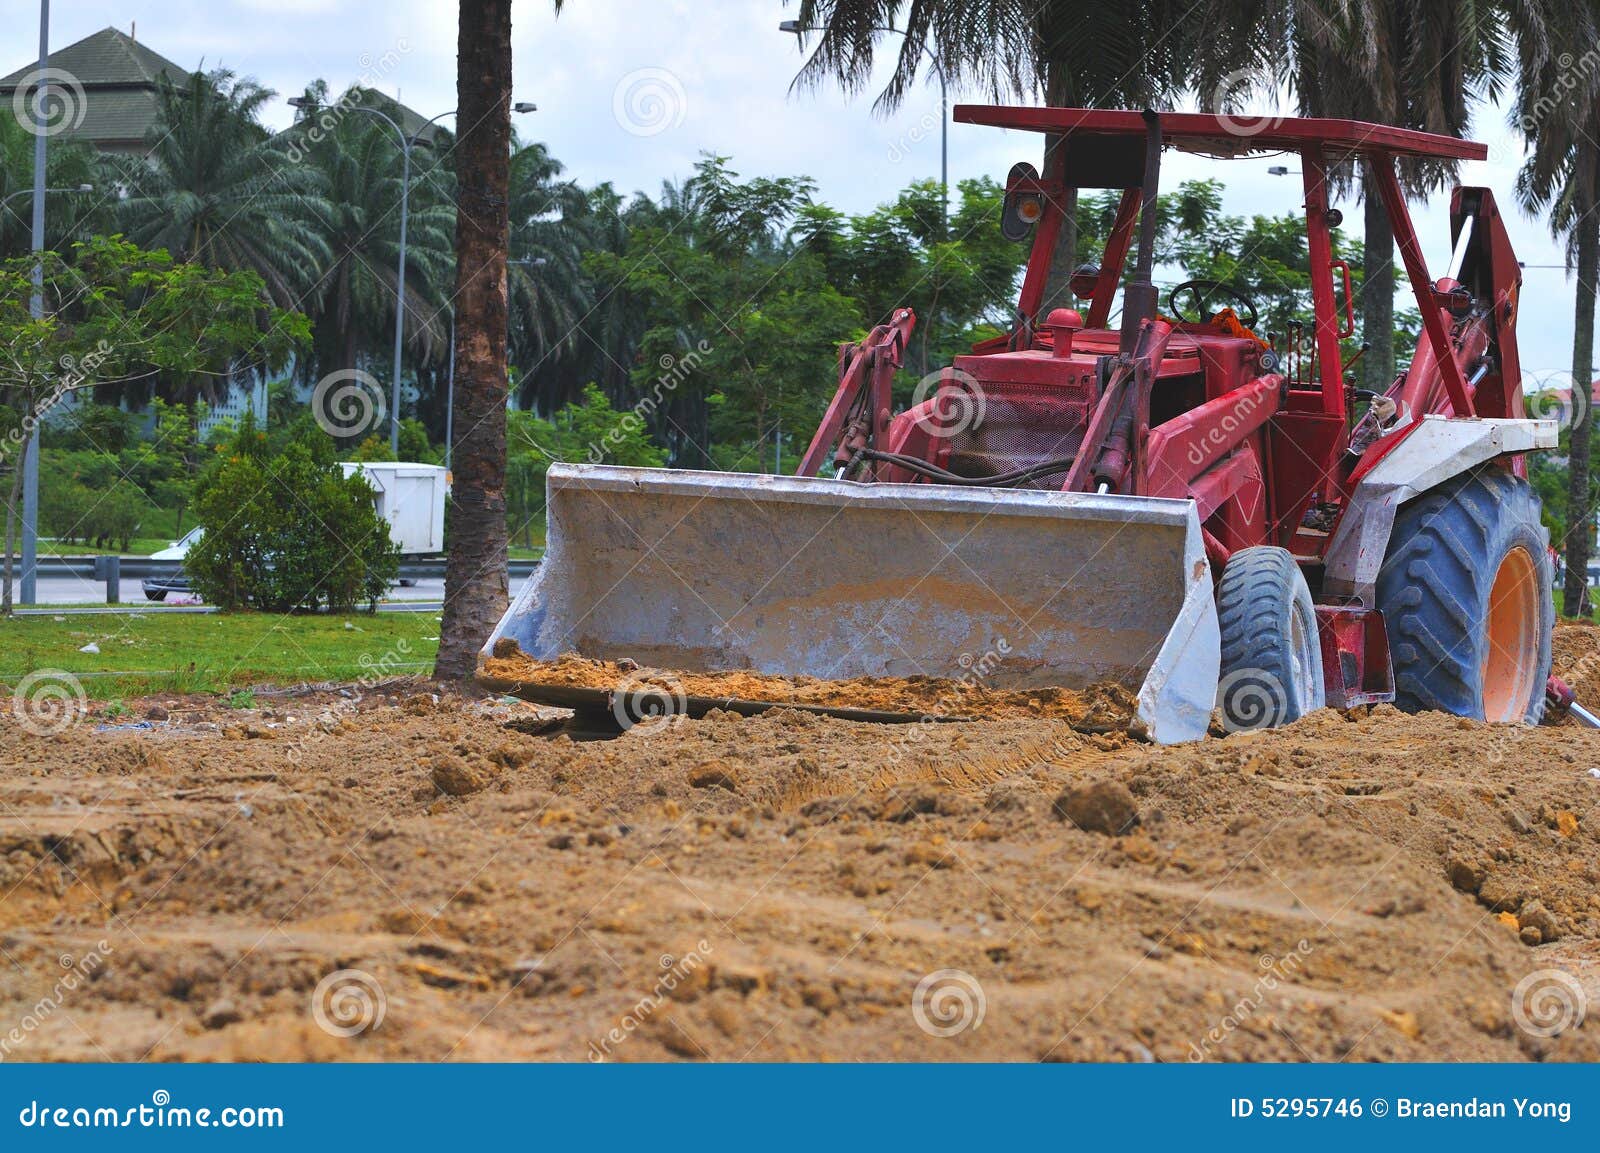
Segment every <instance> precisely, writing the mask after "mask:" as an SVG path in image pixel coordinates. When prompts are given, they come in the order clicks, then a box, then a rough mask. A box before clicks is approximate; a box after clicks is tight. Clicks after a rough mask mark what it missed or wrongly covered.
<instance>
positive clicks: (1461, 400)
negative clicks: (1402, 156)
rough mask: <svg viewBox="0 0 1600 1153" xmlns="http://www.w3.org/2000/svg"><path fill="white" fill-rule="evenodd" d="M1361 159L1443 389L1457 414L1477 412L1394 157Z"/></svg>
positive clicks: (1371, 336)
mask: <svg viewBox="0 0 1600 1153" xmlns="http://www.w3.org/2000/svg"><path fill="white" fill-rule="evenodd" d="M1362 162H1363V163H1365V164H1367V165H1368V166H1369V169H1370V171H1371V172H1372V174H1373V175H1374V176H1376V177H1377V178H1378V191H1379V193H1380V194H1381V195H1382V196H1383V207H1384V211H1386V212H1387V213H1388V214H1389V227H1390V228H1391V229H1392V230H1393V231H1394V242H1395V247H1397V248H1399V249H1400V260H1401V263H1403V264H1404V265H1405V266H1406V276H1407V277H1409V278H1410V280H1411V291H1412V292H1413V293H1414V294H1415V295H1416V298H1417V308H1418V309H1419V310H1420V311H1421V312H1422V328H1423V331H1424V332H1426V333H1427V334H1428V344H1429V346H1430V347H1431V348H1432V349H1433V359H1434V360H1435V361H1436V362H1437V364H1438V366H1439V373H1440V375H1441V376H1442V377H1443V378H1444V389H1445V392H1446V393H1448V394H1449V396H1450V407H1451V408H1452V409H1454V410H1455V415H1457V416H1474V415H1476V414H1475V412H1474V409H1473V407H1472V397H1471V396H1470V395H1469V394H1468V393H1467V380H1466V377H1464V376H1463V375H1462V374H1461V366H1460V365H1459V364H1457V363H1456V357H1455V349H1453V348H1451V347H1450V333H1449V332H1448V331H1447V330H1446V329H1445V326H1444V315H1443V309H1441V308H1440V307H1439V305H1438V304H1437V303H1435V302H1434V298H1433V281H1432V280H1431V279H1429V277H1428V264H1427V261H1425V260H1423V258H1422V246H1421V245H1420V244H1419V243H1417V231H1416V229H1415V228H1413V227H1412V226H1411V213H1410V212H1408V211H1407V209H1406V198H1405V193H1404V192H1402V191H1401V190H1400V180H1399V178H1398V177H1397V176H1396V175H1395V171H1394V157H1393V156H1391V155H1389V154H1388V153H1387V152H1367V153H1364V154H1363V155H1362ZM1384 335H1385V334H1383V333H1368V334H1367V339H1368V340H1374V339H1377V340H1381V339H1383V338H1384Z"/></svg>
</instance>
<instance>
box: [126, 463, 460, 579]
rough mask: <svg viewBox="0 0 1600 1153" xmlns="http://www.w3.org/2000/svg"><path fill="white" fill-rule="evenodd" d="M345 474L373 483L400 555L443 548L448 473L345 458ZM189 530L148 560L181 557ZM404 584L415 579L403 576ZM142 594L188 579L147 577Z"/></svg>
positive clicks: (195, 534) (195, 533) (194, 533)
mask: <svg viewBox="0 0 1600 1153" xmlns="http://www.w3.org/2000/svg"><path fill="white" fill-rule="evenodd" d="M339 467H340V468H342V469H343V470H344V474H345V476H349V475H351V474H352V473H355V472H360V473H361V474H362V475H363V476H365V477H366V478H367V483H368V484H370V485H371V486H372V491H373V496H372V500H373V503H374V504H375V505H376V506H377V509H378V515H379V516H381V517H382V518H383V519H384V520H386V521H388V522H389V537H390V539H391V540H393V541H394V543H395V544H397V545H398V546H399V547H400V556H401V558H402V559H409V558H414V557H424V556H435V555H437V554H439V553H441V552H443V551H444V500H445V494H446V492H447V491H448V490H449V487H450V472H449V470H448V469H446V468H444V467H443V466H441V465H437V464H410V463H408V462H405V461H378V462H367V461H361V462H357V461H344V462H342V463H341V464H340V465H339ZM204 532H205V530H204V529H202V528H194V529H190V530H189V532H188V533H186V534H185V535H184V538H183V539H182V540H177V541H173V542H172V545H171V547H169V548H164V549H162V550H161V551H160V552H157V553H152V554H151V559H152V560H182V559H183V558H184V556H186V555H187V554H188V552H189V549H190V548H191V547H192V546H193V545H194V543H195V542H196V541H198V540H199V539H200V537H201V536H202V535H203V534H204ZM400 583H401V584H403V585H409V584H413V583H415V582H413V581H411V580H410V579H408V578H402V579H401V581H400ZM143 586H144V595H145V597H146V598H148V599H149V600H153V601H160V600H166V598H167V594H168V593H189V592H191V591H192V589H191V588H190V585H189V578H188V576H187V575H185V574H184V573H183V571H182V570H181V569H180V570H179V571H178V572H176V573H172V574H168V575H161V576H151V577H146V578H145V580H144V582H143Z"/></svg>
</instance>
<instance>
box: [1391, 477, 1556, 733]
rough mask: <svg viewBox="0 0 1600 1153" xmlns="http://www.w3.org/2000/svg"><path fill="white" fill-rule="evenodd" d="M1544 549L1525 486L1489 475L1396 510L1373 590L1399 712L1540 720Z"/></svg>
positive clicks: (1550, 606)
mask: <svg viewBox="0 0 1600 1153" xmlns="http://www.w3.org/2000/svg"><path fill="white" fill-rule="evenodd" d="M1548 542H1549V534H1548V533H1547V532H1546V531H1545V529H1544V526H1543V525H1541V524H1540V522H1539V498H1538V496H1537V495H1536V494H1535V493H1534V491H1533V489H1532V487H1530V486H1529V484H1528V482H1527V481H1525V480H1521V479H1520V478H1518V477H1515V476H1512V475H1511V474H1510V473H1507V472H1502V471H1500V470H1498V469H1491V470H1486V471H1483V472H1479V473H1473V474H1469V475H1466V476H1462V477H1458V478H1456V479H1455V480H1452V481H1450V482H1448V483H1446V484H1443V485H1440V486H1439V487H1438V488H1435V489H1431V490H1430V491H1428V492H1426V493H1424V494H1423V495H1422V496H1420V497H1418V498H1417V499H1415V500H1413V501H1411V502H1410V503H1409V504H1407V505H1405V506H1404V507H1403V508H1402V509H1401V510H1400V514H1399V515H1398V516H1397V517H1396V518H1395V523H1394V532H1393V534H1392V535H1391V536H1390V538H1389V553H1388V556H1387V557H1386V558H1385V560H1384V565H1383V571H1382V572H1381V573H1380V574H1379V575H1378V590H1377V592H1378V607H1379V608H1381V609H1382V610H1383V615H1384V620H1385V623H1386V624H1387V625H1388V629H1389V650H1390V653H1391V654H1392V656H1393V659H1394V681H1395V703H1396V704H1398V705H1399V706H1400V707H1401V708H1403V709H1406V710H1407V711H1409V712H1420V711H1422V710H1424V709H1439V710H1442V711H1444V712H1448V713H1455V714H1456V715H1457V716H1463V717H1473V718H1476V719H1478V720H1489V721H1526V722H1528V723H1529V724H1535V723H1537V722H1538V720H1539V718H1540V717H1541V716H1542V715H1543V714H1544V685H1545V679H1546V678H1547V677H1548V676H1549V675H1550V633H1551V630H1552V629H1553V628H1554V626H1555V605H1554V602H1553V597H1552V592H1551V586H1552V583H1553V580H1554V578H1553V576H1552V574H1551V567H1550V554H1549V551H1548V548H1547V545H1548Z"/></svg>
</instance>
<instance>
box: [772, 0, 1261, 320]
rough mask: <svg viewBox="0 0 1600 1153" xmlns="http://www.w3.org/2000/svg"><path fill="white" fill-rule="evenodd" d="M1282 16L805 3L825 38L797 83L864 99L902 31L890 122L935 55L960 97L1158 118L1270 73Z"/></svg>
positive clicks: (967, 3) (1050, 296) (1176, 6)
mask: <svg viewBox="0 0 1600 1153" xmlns="http://www.w3.org/2000/svg"><path fill="white" fill-rule="evenodd" d="M1281 9H1282V5H1281V4H1272V3H1267V2H1265V0H1198V2H1195V0H1151V2H1147V3H1141V4H1137V5H1131V4H1082V3H1077V2H1075V0H800V9H799V13H798V19H799V23H800V24H801V25H802V26H804V27H807V28H815V29H818V30H819V32H820V35H819V36H818V39H817V43H816V48H815V50H814V51H813V52H812V54H811V57H810V58H809V59H808V60H807V61H806V63H805V66H804V67H803V68H802V69H801V71H800V75H799V76H798V77H797V83H800V84H802V85H815V84H819V83H822V82H824V81H826V80H837V81H838V82H839V83H840V84H841V85H842V86H843V87H844V88H845V90H846V91H859V90H860V88H861V87H862V86H863V85H864V84H865V83H866V82H867V81H868V79H869V78H870V77H871V75H872V69H873V64H874V63H875V48H876V46H877V44H878V43H879V41H880V40H882V39H883V38H884V37H885V35H886V33H885V29H886V28H888V27H891V26H892V27H895V28H898V29H900V30H902V31H903V32H904V38H903V40H902V41H900V47H899V54H898V57H897V59H896V64H895V70H894V74H893V75H892V77H891V78H890V80H889V84H888V87H886V88H885V89H884V91H883V93H882V94H881V95H880V96H879V97H878V101H877V106H878V108H879V109H880V110H884V111H888V110H891V109H893V108H895V107H897V106H898V105H899V103H900V102H901V100H902V99H903V98H904V96H905V93H906V91H907V90H908V89H909V88H910V86H911V84H912V82H913V81H914V80H915V79H916V76H917V73H918V70H919V69H920V68H922V67H923V66H925V65H926V64H927V63H928V61H927V57H926V54H925V53H924V52H923V46H924V45H926V46H928V47H929V48H931V49H932V51H933V53H934V54H935V55H936V56H937V57H938V58H939V59H940V61H941V62H942V64H943V67H944V69H945V76H946V81H947V83H948V84H949V86H950V87H951V88H963V87H964V88H967V89H969V90H973V91H976V92H979V93H981V94H983V95H985V96H987V97H992V98H994V99H1001V98H1005V97H1011V98H1016V99H1021V100H1025V101H1031V100H1034V99H1036V98H1037V97H1038V96H1039V95H1041V94H1042V95H1043V96H1044V99H1045V103H1047V104H1050V105H1055V106H1062V107H1094V108H1145V107H1152V108H1159V107H1163V106H1166V105H1169V104H1171V103H1172V102H1173V101H1175V100H1176V99H1177V98H1178V97H1179V96H1180V95H1181V94H1182V93H1183V92H1184V91H1185V90H1186V89H1187V88H1189V87H1190V86H1191V85H1194V86H1197V87H1198V88H1199V89H1200V90H1201V91H1203V92H1212V91H1216V90H1217V89H1218V87H1219V86H1221V85H1222V84H1223V82H1224V80H1225V79H1226V78H1228V77H1231V76H1236V75H1238V74H1239V73H1241V72H1254V73H1261V74H1267V73H1269V71H1270V64H1271V59H1272V53H1273V51H1274V50H1275V49H1276V47H1277V45H1278V44H1279V42H1280V38H1281V34H1282V32H1281V28H1282V23H1283V17H1282V12H1281ZM1049 147H1050V148H1053V147H1054V142H1053V141H1052V142H1051V143H1050V145H1049ZM1077 201H1078V197H1077V190H1076V189H1073V188H1069V189H1067V191H1066V195H1065V197H1064V198H1063V204H1062V207H1063V209H1064V211H1065V213H1066V215H1065V220H1064V222H1063V223H1064V227H1063V228H1062V229H1061V234H1060V238H1059V240H1058V241H1057V244H1056V251H1055V253H1054V257H1053V259H1052V262H1051V267H1050V279H1049V284H1048V286H1047V288H1046V293H1045V299H1046V307H1048V306H1049V303H1050V302H1052V301H1055V300H1057V299H1060V298H1062V297H1063V296H1064V295H1065V294H1066V281H1067V279H1068V277H1070V275H1071V273H1072V268H1073V266H1074V264H1075V263H1076V259H1077V219H1076V217H1077Z"/></svg>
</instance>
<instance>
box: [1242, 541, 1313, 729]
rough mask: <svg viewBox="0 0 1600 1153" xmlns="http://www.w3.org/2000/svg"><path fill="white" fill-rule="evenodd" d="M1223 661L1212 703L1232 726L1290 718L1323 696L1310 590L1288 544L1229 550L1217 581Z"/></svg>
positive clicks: (1253, 725) (1281, 721) (1262, 724)
mask: <svg viewBox="0 0 1600 1153" xmlns="http://www.w3.org/2000/svg"><path fill="white" fill-rule="evenodd" d="M1217 622H1218V624H1219V625H1220V626H1221V630H1222V669H1221V676H1220V678H1219V680H1218V682H1217V707H1218V708H1219V709H1221V710H1222V723H1223V724H1224V725H1225V726H1226V727H1227V728H1228V730H1229V731H1230V732H1237V731H1239V730H1242V729H1267V728H1276V727H1277V726H1279V725H1283V724H1288V723H1289V722H1290V721H1293V720H1298V719H1299V718H1300V717H1303V716H1305V714H1307V713H1309V712H1311V711H1312V710H1313V709H1320V708H1321V707H1322V706H1323V705H1324V704H1325V703H1326V702H1327V690H1326V687H1325V686H1324V684H1323V680H1322V645H1321V641H1320V639H1319V637H1318V635H1317V611H1316V609H1315V607H1313V605H1312V603H1311V590H1310V589H1309V588H1308V587H1307V586H1306V578H1305V576H1304V575H1303V574H1302V573H1301V572H1300V566H1299V565H1298V564H1296V563H1295V560H1294V557H1292V556H1290V555H1289V553H1288V551H1287V550H1286V549H1281V548H1276V547H1274V546H1272V545H1258V546H1256V547H1254V548H1246V549H1240V550H1239V551H1238V552H1236V553H1234V554H1233V556H1231V557H1229V558H1228V563H1227V565H1226V567H1224V568H1223V570H1222V580H1221V581H1219V582H1218V584H1217Z"/></svg>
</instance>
